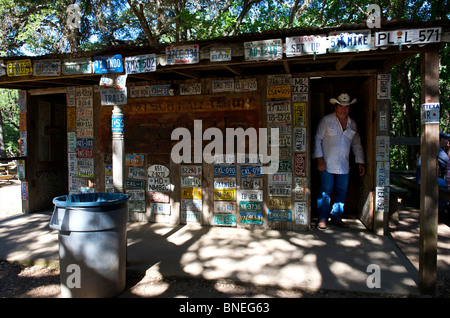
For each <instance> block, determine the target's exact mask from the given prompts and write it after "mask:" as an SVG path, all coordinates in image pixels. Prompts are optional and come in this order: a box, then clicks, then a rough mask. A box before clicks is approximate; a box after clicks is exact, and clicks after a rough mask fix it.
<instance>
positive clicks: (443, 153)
mask: <svg viewBox="0 0 450 318" xmlns="http://www.w3.org/2000/svg"><path fill="white" fill-rule="evenodd" d="M449 146H450V135H449V134H445V133H443V132H442V131H441V132H439V154H438V179H439V186H440V187H446V186H447V183H446V182H445V169H446V168H447V163H448V161H449V156H448V154H447V150H448V148H449ZM420 166H421V157H420V156H419V161H418V162H417V168H416V182H417V183H418V184H420Z"/></svg>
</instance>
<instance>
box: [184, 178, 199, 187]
mask: <svg viewBox="0 0 450 318" xmlns="http://www.w3.org/2000/svg"><path fill="white" fill-rule="evenodd" d="M181 186H182V187H195V188H201V187H202V177H190V176H189V177H181Z"/></svg>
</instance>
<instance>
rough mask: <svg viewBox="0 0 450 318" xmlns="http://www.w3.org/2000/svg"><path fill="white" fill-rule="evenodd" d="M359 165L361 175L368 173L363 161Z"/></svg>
mask: <svg viewBox="0 0 450 318" xmlns="http://www.w3.org/2000/svg"><path fill="white" fill-rule="evenodd" d="M358 167H359V176H360V177H362V176H363V175H365V174H366V167H365V166H364V164H363V163H359V164H358Z"/></svg>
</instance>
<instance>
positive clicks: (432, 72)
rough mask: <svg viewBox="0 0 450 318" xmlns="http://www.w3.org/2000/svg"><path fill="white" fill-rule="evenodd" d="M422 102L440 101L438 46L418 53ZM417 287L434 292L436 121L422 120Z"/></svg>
mask: <svg viewBox="0 0 450 318" xmlns="http://www.w3.org/2000/svg"><path fill="white" fill-rule="evenodd" d="M421 73H422V94H421V95H422V100H421V103H422V104H426V103H439V47H438V46H433V47H431V46H430V49H429V50H428V52H425V53H422V54H421ZM421 131H422V142H421V143H422V145H421V148H420V153H421V162H422V164H421V170H420V174H421V184H420V246H419V289H420V291H421V292H422V293H424V294H432V295H434V294H435V293H436V281H437V273H436V272H437V240H438V232H437V229H438V201H439V187H438V175H437V171H438V169H437V168H438V167H437V157H438V150H439V123H427V122H425V121H422V125H421Z"/></svg>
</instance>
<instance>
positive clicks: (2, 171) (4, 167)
mask: <svg viewBox="0 0 450 318" xmlns="http://www.w3.org/2000/svg"><path fill="white" fill-rule="evenodd" d="M14 171H15V172H16V173H17V170H16V168H15V165H14V164H13V163H6V164H0V181H1V180H11V179H13V178H15V177H16V175H15V174H13V173H14Z"/></svg>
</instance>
